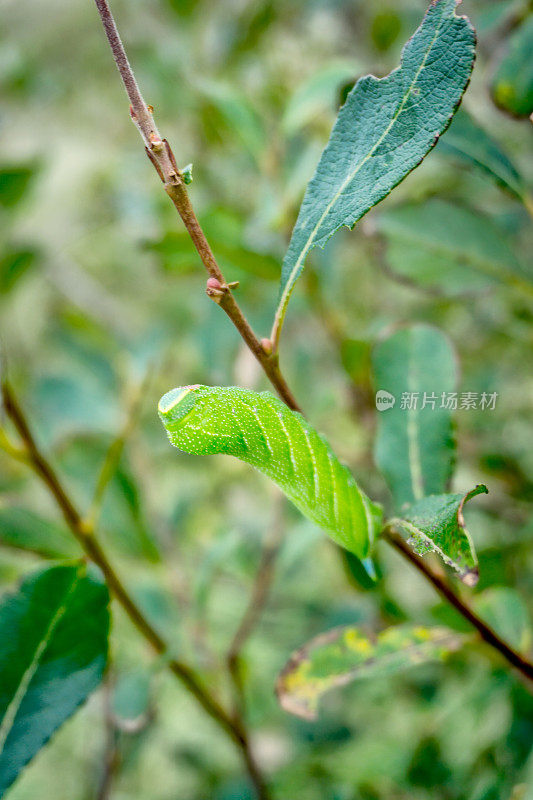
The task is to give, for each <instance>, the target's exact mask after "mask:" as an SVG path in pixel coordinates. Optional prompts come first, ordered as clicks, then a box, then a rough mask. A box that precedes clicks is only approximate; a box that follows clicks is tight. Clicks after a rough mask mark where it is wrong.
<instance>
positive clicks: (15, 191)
mask: <svg viewBox="0 0 533 800" xmlns="http://www.w3.org/2000/svg"><path fill="white" fill-rule="evenodd" d="M36 169H37V166H36V164H13V165H5V166H2V167H0V207H2V206H3V207H4V208H12V207H13V206H16V205H17V203H19V202H20V200H22V198H23V197H24V195H25V194H26V192H27V190H28V188H29V186H30V183H31V180H32V178H33V177H34V175H35V173H36Z"/></svg>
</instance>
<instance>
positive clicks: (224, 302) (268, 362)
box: [95, 0, 299, 410]
mask: <svg viewBox="0 0 533 800" xmlns="http://www.w3.org/2000/svg"><path fill="white" fill-rule="evenodd" d="M95 3H96V6H97V8H98V13H99V14H100V18H101V20H102V24H103V26H104V30H105V34H106V36H107V40H108V42H109V46H110V47H111V50H112V52H113V58H114V59H115V63H116V65H117V68H118V71H119V73H120V77H121V78H122V82H123V84H124V88H125V89H126V93H127V95H128V97H129V101H130V113H131V117H132V119H133V121H134V123H135V125H136V126H137V128H138V129H139V132H140V134H141V136H142V139H143V141H144V145H145V149H146V153H147V155H148V157H149V159H150V161H151V162H152V164H153V166H154V167H155V169H156V171H157V173H158V175H159V177H160V178H161V180H162V182H163V185H164V188H165V191H166V193H167V194H168V196H169V197H170V199H171V200H172V203H173V204H174V206H175V208H176V210H177V212H178V214H179V215H180V217H181V219H182V220H183V224H184V225H185V227H186V229H187V231H188V233H189V236H190V237H191V239H192V241H193V244H194V246H195V248H196V250H197V252H198V255H199V256H200V259H201V261H202V263H203V265H204V267H205V268H206V270H207V273H208V275H209V278H208V280H207V289H206V291H207V294H208V296H209V297H211V298H212V299H213V300H214V301H215V302H216V303H217V305H219V306H220V307H221V308H222V309H223V310H224V311H225V312H226V314H227V315H228V317H229V318H230V320H231V321H232V322H233V324H234V325H235V327H236V328H237V330H238V331H239V333H240V335H241V336H242V338H243V339H244V341H245V342H246V344H247V346H248V347H249V348H250V350H251V351H252V353H253V354H254V356H255V357H256V359H257V360H258V361H259V363H260V364H261V366H262V368H263V370H264V372H265V374H266V375H267V377H268V379H269V380H270V382H271V383H272V385H273V386H274V388H275V389H276V391H277V392H278V394H279V396H280V397H281V399H282V400H284V401H285V403H286V404H287V405H288V406H289V408H293V409H295V410H299V409H298V404H297V402H296V399H295V397H294V395H293V394H292V392H291V390H290V389H289V387H288V385H287V382H286V380H285V378H284V377H283V375H282V373H281V371H280V368H279V359H278V355H277V353H273V352H272V347H271V342H270V341H269V340H267V339H263V340H259V339H258V338H257V336H256V335H255V333H254V332H253V330H252V328H251V326H250V323H249V322H248V320H247V319H246V317H245V315H244V314H243V312H242V310H241V308H240V306H239V304H238V303H237V301H236V300H235V297H234V296H233V292H232V288H234V286H235V284H231V283H227V282H226V280H225V278H224V275H223V274H222V270H221V269H220V267H219V265H218V263H217V261H216V259H215V257H214V255H213V252H212V250H211V248H210V246H209V243H208V241H207V239H206V236H205V234H204V232H203V230H202V227H201V225H200V223H199V222H198V219H197V217H196V214H195V213H194V209H193V207H192V205H191V201H190V199H189V195H188V192H187V189H186V187H185V183H184V181H183V177H182V175H181V172H180V170H179V168H178V166H177V164H176V159H175V158H174V154H173V152H172V150H171V148H170V145H169V144H168V142H167V140H166V139H163V138H162V137H161V135H160V133H159V131H158V129H157V126H156V124H155V122H154V118H153V114H152V108H151V106H149V105H147V104H146V103H145V101H144V98H143V96H142V94H141V92H140V90H139V86H138V84H137V81H136V80H135V76H134V74H133V71H132V69H131V66H130V63H129V61H128V57H127V55H126V51H125V50H124V45H123V44H122V41H121V39H120V35H119V32H118V29H117V26H116V24H115V20H114V19H113V15H112V13H111V10H110V8H109V4H108V2H107V0H95Z"/></svg>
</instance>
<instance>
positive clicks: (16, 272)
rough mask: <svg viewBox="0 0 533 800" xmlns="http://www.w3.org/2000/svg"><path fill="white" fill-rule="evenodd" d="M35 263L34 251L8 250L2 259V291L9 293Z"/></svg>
mask: <svg viewBox="0 0 533 800" xmlns="http://www.w3.org/2000/svg"><path fill="white" fill-rule="evenodd" d="M34 263H35V252H34V251H33V250H18V249H17V250H7V252H6V251H4V253H3V254H2V257H1V258H0V291H1V292H8V291H9V290H10V289H11V288H12V287H13V286H14V285H15V284H16V282H17V281H18V280H19V278H21V277H22V276H23V275H24V273H25V272H26V271H27V270H28V269H30V267H32V266H33V264H34Z"/></svg>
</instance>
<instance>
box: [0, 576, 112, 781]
mask: <svg viewBox="0 0 533 800" xmlns="http://www.w3.org/2000/svg"><path fill="white" fill-rule="evenodd" d="M108 603H109V595H108V592H107V588H106V586H105V584H104V583H102V581H101V580H100V579H99V578H96V577H95V576H94V575H92V574H89V573H88V572H87V571H86V568H85V566H83V565H75V566H57V567H52V568H51V569H47V570H43V571H40V572H37V573H34V574H32V575H30V576H29V577H28V578H26V580H24V582H23V583H22V585H21V586H20V588H19V590H18V591H17V592H15V593H13V594H8V595H6V596H4V598H3V599H2V602H1V603H0V640H1V641H2V651H1V653H0V796H1V795H2V794H3V793H4V792H5V790H6V789H7V788H8V787H9V786H11V784H12V783H13V781H14V780H15V778H16V777H17V775H18V774H19V772H20V771H21V770H22V768H23V767H24V766H25V765H26V764H27V763H28V762H29V761H30V759H32V758H33V756H34V755H35V754H36V753H37V752H38V751H39V750H40V749H41V747H42V746H43V745H44V744H46V742H47V741H48V740H49V739H50V737H51V736H52V734H53V733H54V731H56V730H57V728H59V726H60V725H62V723H63V722H65V720H67V719H68V718H69V717H70V716H71V715H72V714H73V713H74V711H76V709H77V708H78V706H79V705H80V704H81V703H83V702H84V700H86V698H87V696H88V695H89V694H90V693H91V692H92V691H93V690H94V689H95V688H96V687H97V686H98V684H99V683H100V681H101V679H102V675H103V672H104V668H105V664H106V658H107V637H108V631H109V609H108Z"/></svg>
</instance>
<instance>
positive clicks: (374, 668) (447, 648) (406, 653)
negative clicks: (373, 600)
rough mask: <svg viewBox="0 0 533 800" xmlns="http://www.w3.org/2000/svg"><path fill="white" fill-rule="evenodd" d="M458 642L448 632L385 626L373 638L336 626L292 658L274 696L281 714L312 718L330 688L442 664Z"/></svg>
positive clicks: (350, 627)
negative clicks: (426, 663) (361, 679)
mask: <svg viewBox="0 0 533 800" xmlns="http://www.w3.org/2000/svg"><path fill="white" fill-rule="evenodd" d="M462 640H463V637H462V636H461V635H460V634H457V633H452V631H449V630H447V629H446V628H424V627H422V626H420V625H406V626H403V625H402V626H398V627H394V628H387V629H386V630H384V631H382V632H381V633H379V634H378V636H377V637H376V638H375V639H371V638H368V636H366V634H364V633H363V632H362V631H361V630H359V629H358V628H354V627H352V626H350V625H347V626H343V627H340V628H334V629H333V630H331V631H328V632H327V633H323V634H320V636H316V637H315V638H314V639H311V641H310V642H309V643H308V644H306V645H304V647H302V648H300V649H299V650H296V652H294V653H293V654H292V656H291V658H290V659H289V661H288V663H287V665H286V666H285V667H284V669H283V670H282V671H281V673H280V675H279V678H278V681H277V684H276V693H277V696H278V699H279V702H280V705H281V706H282V708H284V709H285V711H288V712H289V713H290V714H295V715H296V716H298V717H303V718H304V719H309V720H312V719H316V716H317V710H318V703H319V700H320V698H321V697H322V695H323V694H325V692H328V691H329V690H330V689H334V688H337V687H339V686H345V685H346V684H348V683H351V682H352V681H354V680H357V679H358V678H366V677H382V676H385V675H390V674H392V673H393V672H398V671H399V670H401V669H405V668H407V667H410V666H413V665H415V664H421V663H423V662H426V661H437V660H440V659H442V658H444V657H445V656H446V655H447V654H448V653H451V652H453V651H454V650H456V649H457V648H458V647H459V646H460V644H461V643H462Z"/></svg>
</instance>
